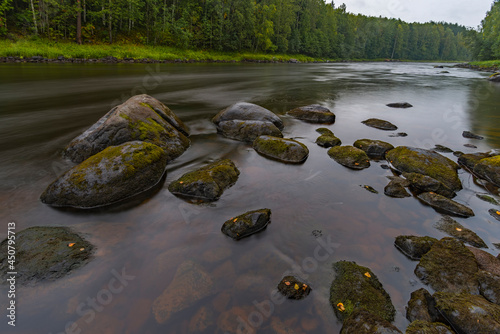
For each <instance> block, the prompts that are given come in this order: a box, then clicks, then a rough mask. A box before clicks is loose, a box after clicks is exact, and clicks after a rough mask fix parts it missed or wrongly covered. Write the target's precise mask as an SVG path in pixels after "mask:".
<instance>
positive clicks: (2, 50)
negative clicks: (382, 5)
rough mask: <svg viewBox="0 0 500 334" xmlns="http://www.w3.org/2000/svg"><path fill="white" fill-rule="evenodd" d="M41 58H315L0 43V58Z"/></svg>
mask: <svg viewBox="0 0 500 334" xmlns="http://www.w3.org/2000/svg"><path fill="white" fill-rule="evenodd" d="M33 56H42V57H44V58H50V59H56V58H57V57H60V56H63V57H65V58H83V59H99V58H104V57H107V56H113V57H116V58H119V59H123V58H134V59H144V58H148V59H154V60H170V61H173V60H177V59H180V60H194V61H244V60H261V61H289V60H290V59H296V60H298V61H301V62H312V61H316V60H324V59H316V58H312V57H308V56H304V55H279V54H261V53H249V52H248V53H247V52H244V53H236V52H234V53H228V52H216V51H205V50H181V49H176V48H172V47H167V46H147V45H134V44H113V45H109V44H92V45H77V44H75V43H71V42H55V41H50V40H41V39H40V40H26V39H25V40H19V41H16V42H13V41H10V40H0V57H24V58H29V57H33Z"/></svg>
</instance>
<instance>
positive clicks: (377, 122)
mask: <svg viewBox="0 0 500 334" xmlns="http://www.w3.org/2000/svg"><path fill="white" fill-rule="evenodd" d="M361 123H363V124H364V125H367V126H369V127H372V128H375V129H379V130H385V131H394V130H397V129H398V127H397V126H396V125H394V124H392V123H391V122H388V121H384V120H381V119H378V118H370V119H367V120H366V121H363V122H361Z"/></svg>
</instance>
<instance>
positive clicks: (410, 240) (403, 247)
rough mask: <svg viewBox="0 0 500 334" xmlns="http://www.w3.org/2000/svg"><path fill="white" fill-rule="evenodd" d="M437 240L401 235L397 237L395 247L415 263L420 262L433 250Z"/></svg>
mask: <svg viewBox="0 0 500 334" xmlns="http://www.w3.org/2000/svg"><path fill="white" fill-rule="evenodd" d="M435 242H437V239H435V238H432V237H417V236H413V235H400V236H398V237H396V240H395V241H394V246H396V248H397V249H399V250H400V251H401V253H403V254H404V255H406V256H407V257H408V258H410V259H411V260H413V261H418V260H420V259H421V258H422V256H424V255H425V254H426V253H427V252H429V251H430V250H431V247H432V245H434V243H435Z"/></svg>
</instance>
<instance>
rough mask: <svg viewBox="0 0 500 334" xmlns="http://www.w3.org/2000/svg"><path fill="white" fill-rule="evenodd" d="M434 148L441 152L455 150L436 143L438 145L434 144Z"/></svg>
mask: <svg viewBox="0 0 500 334" xmlns="http://www.w3.org/2000/svg"><path fill="white" fill-rule="evenodd" d="M433 150H434V151H436V152H441V153H453V152H454V151H453V150H452V149H451V148H449V147H446V146H443V145H436V146H434V148H433Z"/></svg>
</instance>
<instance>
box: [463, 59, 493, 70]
mask: <svg viewBox="0 0 500 334" xmlns="http://www.w3.org/2000/svg"><path fill="white" fill-rule="evenodd" d="M469 64H470V65H472V66H478V67H479V68H484V69H496V70H497V71H500V60H488V61H473V62H470V63H469Z"/></svg>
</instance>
